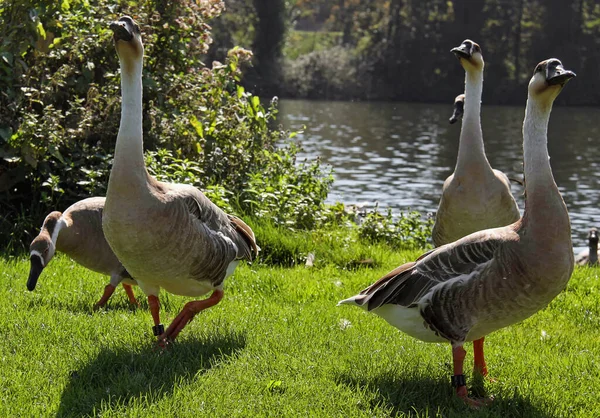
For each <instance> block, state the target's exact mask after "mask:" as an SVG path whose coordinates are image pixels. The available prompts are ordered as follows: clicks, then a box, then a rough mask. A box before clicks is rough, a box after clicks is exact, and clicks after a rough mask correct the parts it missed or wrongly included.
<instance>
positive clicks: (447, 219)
mask: <svg viewBox="0 0 600 418" xmlns="http://www.w3.org/2000/svg"><path fill="white" fill-rule="evenodd" d="M452 52H453V53H454V54H455V55H456V56H457V57H458V59H459V61H460V64H461V65H462V66H463V68H464V69H465V73H466V75H465V93H464V96H463V99H462V100H463V101H464V113H463V120H462V127H461V131H460V140H459V147H458V157H457V160H456V167H455V169H454V173H453V174H451V175H450V177H448V178H447V179H446V181H445V182H444V186H443V188H442V197H441V199H440V204H439V207H438V210H437V213H436V217H435V224H434V226H433V231H432V237H433V243H434V244H435V246H436V247H439V246H440V245H444V244H447V243H449V242H453V241H456V240H457V239H459V238H462V237H464V236H466V235H468V234H470V233H473V232H476V231H481V230H482V229H487V228H494V227H497V226H505V225H509V224H511V223H513V222H516V221H517V220H518V219H519V218H520V216H521V215H520V213H519V207H518V206H517V202H516V201H515V199H514V197H513V196H512V194H511V192H510V182H509V180H508V178H507V177H506V176H505V175H504V173H502V172H501V171H498V170H494V169H492V167H491V166H490V163H489V162H488V159H487V157H486V155H485V149H484V146H483V134H482V132H481V117H480V112H481V94H482V91H483V68H484V61H483V55H482V53H481V48H480V47H479V45H478V44H476V43H475V42H473V41H471V40H469V39H467V40H465V41H464V42H463V43H462V44H461V45H460V46H458V47H456V48H453V49H452ZM457 99H458V100H460V96H458V97H457V98H456V99H455V100H457ZM455 113H456V112H455ZM455 120H456V119H455V118H454V115H453V117H452V118H450V123H453V121H455Z"/></svg>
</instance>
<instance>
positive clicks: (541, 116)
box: [523, 98, 571, 245]
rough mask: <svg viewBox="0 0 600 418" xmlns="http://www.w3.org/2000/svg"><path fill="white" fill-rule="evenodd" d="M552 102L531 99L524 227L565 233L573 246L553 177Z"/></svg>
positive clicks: (526, 136) (525, 150) (527, 112)
mask: <svg viewBox="0 0 600 418" xmlns="http://www.w3.org/2000/svg"><path fill="white" fill-rule="evenodd" d="M551 110H552V104H548V105H544V104H540V103H538V102H537V101H535V100H531V98H530V99H528V100H527V107H526V109H525V121H524V122H523V165H524V173H525V212H524V214H523V227H524V228H526V229H529V230H532V231H538V232H540V233H541V232H542V231H546V232H549V233H552V234H554V235H556V234H557V233H561V232H563V233H564V234H565V235H566V236H568V240H569V245H570V239H571V238H570V236H571V232H570V230H571V228H570V223H569V215H568V213H567V208H566V206H565V203H564V201H563V199H562V196H561V195H560V192H559V191H558V187H557V186H556V183H555V182H554V177H553V176H552V169H551V167H550V157H549V155H548V121H549V119H550V112H551Z"/></svg>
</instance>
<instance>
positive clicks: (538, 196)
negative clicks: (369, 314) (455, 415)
mask: <svg viewBox="0 0 600 418" xmlns="http://www.w3.org/2000/svg"><path fill="white" fill-rule="evenodd" d="M574 76H575V74H574V73H573V72H571V71H568V70H565V69H564V68H563V66H562V64H561V62H560V61H559V60H557V59H548V60H546V61H543V62H541V63H540V64H539V65H538V66H537V67H536V68H535V72H534V74H533V77H532V78H531V81H530V83H529V87H528V90H529V94H528V99H527V107H526V110H525V121H524V123H523V154H524V170H525V173H524V174H525V191H526V193H525V212H524V214H523V217H522V218H521V219H519V220H518V221H517V222H515V223H513V224H511V225H508V226H505V227H500V228H492V229H486V230H483V231H479V232H475V233H473V234H470V235H467V236H466V237H464V238H461V239H459V240H458V241H455V242H452V243H449V244H446V245H443V246H441V247H439V248H437V249H434V250H432V251H430V252H428V253H425V254H424V255H422V256H421V257H420V258H418V259H417V261H415V262H411V263H407V264H404V265H402V266H400V267H398V268H396V269H395V270H393V271H391V272H390V273H389V274H387V275H386V276H384V277H383V278H381V279H380V280H378V281H377V282H375V283H374V284H373V285H371V286H369V287H368V288H366V289H365V290H363V291H362V292H360V293H359V294H358V295H356V296H352V297H350V298H348V299H345V300H343V301H341V302H340V303H342V304H353V305H358V306H360V307H362V308H364V309H367V310H369V311H373V312H374V313H376V314H378V315H379V316H381V317H383V318H384V319H385V320H386V321H388V322H389V323H390V324H391V325H393V326H395V327H397V328H398V329H400V330H401V331H404V332H405V333H407V334H408V335H411V336H413V337H415V338H418V339H420V340H422V341H426V342H442V341H449V342H450V343H451V345H452V360H453V376H452V379H451V380H452V385H453V386H454V387H455V388H456V393H457V394H458V396H459V397H461V398H463V399H464V400H465V402H467V403H469V404H471V405H473V406H480V405H482V404H485V403H487V401H488V400H477V399H472V398H469V396H468V392H467V387H466V380H465V377H464V374H463V362H464V359H465V356H466V351H465V350H464V348H463V345H464V343H465V342H467V341H477V340H481V339H482V338H483V337H484V336H486V335H487V334H489V333H491V332H493V331H496V330H498V329H500V328H503V327H506V326H508V325H511V324H514V323H517V322H519V321H522V320H524V319H526V318H528V317H529V316H531V315H533V314H534V313H536V312H537V311H539V310H540V309H543V308H544V307H545V306H546V305H548V303H550V301H552V299H554V298H555V297H556V295H558V294H559V293H560V292H561V291H562V290H563V289H564V288H565V287H566V285H567V282H568V281H569V278H570V277H571V273H572V272H573V265H574V260H573V258H574V257H573V251H572V247H571V225H570V221H569V214H568V213H567V208H566V206H565V203H564V201H563V199H562V196H561V195H560V193H559V191H558V187H557V186H556V183H555V182H554V178H553V176H552V170H551V168H550V161H549V157H548V146H547V131H548V120H549V118H550V112H551V110H552V104H553V102H554V99H556V97H557V96H558V94H559V93H560V91H561V90H562V88H563V86H564V85H565V84H566V83H567V81H568V80H570V79H571V78H572V77H574ZM466 105H467V106H468V98H467V101H466ZM474 363H475V369H476V371H481V370H482V369H485V368H486V364H485V361H484V360H483V346H481V347H477V346H476V347H475V350H474Z"/></svg>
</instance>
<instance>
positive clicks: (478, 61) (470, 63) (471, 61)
mask: <svg viewBox="0 0 600 418" xmlns="http://www.w3.org/2000/svg"><path fill="white" fill-rule="evenodd" d="M450 52H452V53H454V55H456V58H458V60H459V61H460V65H462V66H463V68H464V69H465V71H469V70H477V71H483V66H484V62H483V55H482V53H481V47H480V46H479V44H477V43H475V42H473V41H472V40H470V39H465V40H464V41H463V42H462V44H460V46H457V47H456V48H452V49H451V50H450Z"/></svg>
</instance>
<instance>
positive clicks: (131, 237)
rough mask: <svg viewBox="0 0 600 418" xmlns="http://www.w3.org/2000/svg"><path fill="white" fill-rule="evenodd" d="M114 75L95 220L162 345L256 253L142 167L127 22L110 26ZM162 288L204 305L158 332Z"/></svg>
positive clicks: (217, 212) (190, 192) (136, 66)
mask: <svg viewBox="0 0 600 418" xmlns="http://www.w3.org/2000/svg"><path fill="white" fill-rule="evenodd" d="M110 29H111V30H112V31H113V41H114V45H115V48H116V50H117V55H118V57H119V63H120V67H121V94H122V104H121V122H120V126H119V133H118V135H117V142H116V146H115V157H114V163H113V167H112V170H111V172H110V178H109V182H108V190H107V193H106V205H105V209H104V214H103V218H102V228H103V230H104V234H105V236H106V240H107V241H108V243H109V245H110V246H111V248H112V249H113V251H114V252H115V254H116V255H117V257H118V258H119V260H121V262H122V263H123V265H124V266H125V268H127V271H128V272H129V273H131V275H132V276H133V277H135V278H136V280H137V282H138V285H139V287H140V288H141V289H142V291H143V292H144V293H145V294H146V295H147V296H148V305H149V307H150V312H151V314H152V318H153V321H154V328H153V331H154V334H155V335H156V336H158V339H159V343H160V344H161V345H164V343H166V342H167V341H169V340H173V339H175V337H177V335H178V334H179V332H181V330H182V329H183V328H184V327H185V325H186V324H187V323H188V322H190V321H191V320H192V319H193V318H194V316H195V315H196V314H197V313H198V312H200V311H202V310H203V309H206V308H208V307H211V306H214V305H216V304H217V303H219V301H220V300H221V298H222V297H223V281H224V280H225V278H226V277H227V276H229V275H231V274H232V273H233V271H234V270H235V267H236V265H237V264H238V262H239V260H241V259H247V260H252V259H254V257H256V255H257V254H258V246H257V245H256V240H255V237H254V233H253V232H252V229H250V227H249V226H248V225H246V224H245V223H244V222H243V221H242V220H240V219H238V218H236V217H234V216H231V215H228V214H226V213H225V212H223V211H222V210H221V209H219V208H218V207H217V206H216V205H214V204H213V203H212V202H211V201H210V200H208V198H207V197H206V196H204V194H203V193H202V192H200V191H199V190H198V189H196V188H195V187H192V186H189V185H184V184H171V183H163V182H160V181H157V180H156V179H155V178H153V177H152V176H150V175H149V174H148V171H147V170H146V166H145V163H144V153H143V135H142V68H143V61H144V46H143V43H142V37H141V33H140V29H139V27H138V25H137V24H136V23H135V22H134V21H133V19H131V18H130V17H129V16H124V17H121V18H120V19H119V20H118V21H116V22H113V23H111V24H110ZM161 288H163V289H165V290H166V291H168V292H171V293H173V294H176V295H182V296H200V295H204V294H207V293H210V292H212V294H211V296H210V297H208V298H207V299H205V300H200V301H192V302H188V303H187V304H186V305H185V306H184V308H183V310H182V311H181V312H180V313H179V315H177V317H176V318H175V319H174V320H173V322H172V323H171V325H170V326H169V327H168V328H167V329H166V330H164V328H163V326H162V324H161V323H160V316H159V304H158V293H159V290H160V289H161Z"/></svg>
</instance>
